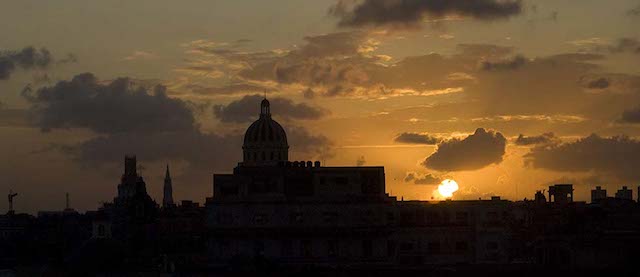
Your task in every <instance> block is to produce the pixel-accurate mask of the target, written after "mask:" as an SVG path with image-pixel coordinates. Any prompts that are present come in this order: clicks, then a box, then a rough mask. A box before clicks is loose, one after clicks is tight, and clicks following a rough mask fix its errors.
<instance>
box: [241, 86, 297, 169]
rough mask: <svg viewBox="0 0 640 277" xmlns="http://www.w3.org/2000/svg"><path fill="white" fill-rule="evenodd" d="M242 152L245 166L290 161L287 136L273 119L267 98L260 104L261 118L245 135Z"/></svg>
mask: <svg viewBox="0 0 640 277" xmlns="http://www.w3.org/2000/svg"><path fill="white" fill-rule="evenodd" d="M242 150H243V157H244V163H245V164H254V165H255V164H273V163H277V162H278V161H287V160H288V159H289V145H288V144H287V134H286V133H285V131H284V129H283V128H282V126H280V124H279V123H278V122H276V121H275V120H273V119H272V118H271V107H270V104H269V100H267V99H266V98H265V99H264V100H262V103H260V118H258V120H256V121H255V122H253V123H252V124H251V126H249V128H247V132H246V133H245V134H244V145H243V146H242Z"/></svg>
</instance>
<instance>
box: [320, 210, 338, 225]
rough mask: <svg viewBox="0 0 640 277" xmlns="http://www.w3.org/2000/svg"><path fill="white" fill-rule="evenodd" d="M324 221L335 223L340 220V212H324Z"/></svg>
mask: <svg viewBox="0 0 640 277" xmlns="http://www.w3.org/2000/svg"><path fill="white" fill-rule="evenodd" d="M322 217H323V220H324V223H329V224H334V223H336V222H338V213H336V212H324V213H322Z"/></svg>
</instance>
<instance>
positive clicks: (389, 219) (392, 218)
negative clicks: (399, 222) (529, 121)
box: [387, 212, 396, 223]
mask: <svg viewBox="0 0 640 277" xmlns="http://www.w3.org/2000/svg"><path fill="white" fill-rule="evenodd" d="M395 221H396V215H395V214H393V212H388V213H387V222H390V223H393V222H395Z"/></svg>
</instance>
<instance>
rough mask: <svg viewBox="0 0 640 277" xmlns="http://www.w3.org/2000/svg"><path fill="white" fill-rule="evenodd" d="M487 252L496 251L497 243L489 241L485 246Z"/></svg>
mask: <svg viewBox="0 0 640 277" xmlns="http://www.w3.org/2000/svg"><path fill="white" fill-rule="evenodd" d="M486 248H487V250H498V243H497V242H495V241H489V242H487V245H486Z"/></svg>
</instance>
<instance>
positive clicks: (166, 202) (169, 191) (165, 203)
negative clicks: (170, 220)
mask: <svg viewBox="0 0 640 277" xmlns="http://www.w3.org/2000/svg"><path fill="white" fill-rule="evenodd" d="M173 205H174V203H173V186H172V183H171V173H169V165H168V164H167V170H166V172H165V176H164V198H163V199H162V207H164V208H167V207H171V206H173Z"/></svg>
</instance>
